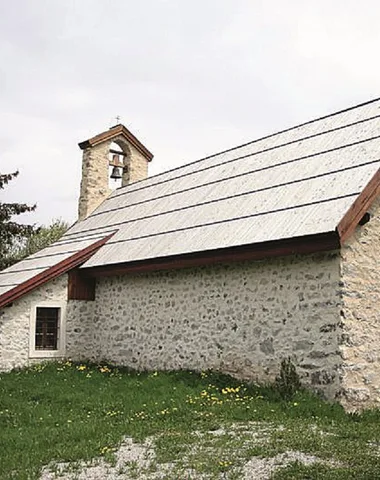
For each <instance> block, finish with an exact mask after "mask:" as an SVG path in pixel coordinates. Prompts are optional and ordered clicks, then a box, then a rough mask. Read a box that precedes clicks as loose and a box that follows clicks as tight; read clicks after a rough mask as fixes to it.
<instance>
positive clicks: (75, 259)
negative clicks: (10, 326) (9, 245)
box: [0, 233, 113, 308]
mask: <svg viewBox="0 0 380 480" xmlns="http://www.w3.org/2000/svg"><path fill="white" fill-rule="evenodd" d="M112 235H113V233H112V234H111V235H108V236H107V237H105V238H102V239H100V240H98V241H97V242H95V243H93V244H92V245H90V246H89V247H86V248H84V249H83V250H80V251H79V252H77V253H75V254H74V255H72V256H71V257H69V258H66V259H65V260H62V261H61V262H59V263H57V264H56V265H53V266H52V267H50V268H48V269H47V270H44V271H43V272H41V273H38V274H37V275H35V276H34V277H33V278H31V279H30V280H27V281H26V282H23V283H21V284H20V285H17V286H16V287H14V288H12V289H11V290H9V291H8V292H6V293H4V294H3V295H1V296H0V308H1V307H5V306H6V305H8V304H9V303H11V302H14V301H15V300H17V299H18V298H20V297H22V296H23V295H25V294H26V293H29V292H30V291H32V290H34V289H36V288H37V287H40V286H41V285H43V284H44V283H47V282H49V281H50V280H53V279H54V278H57V277H59V276H60V275H63V274H64V273H66V272H68V271H69V270H71V269H72V268H75V267H77V266H78V265H81V264H82V263H84V262H85V261H86V260H88V259H89V258H90V257H91V256H92V255H93V254H94V253H95V252H96V251H97V250H98V249H99V248H100V247H101V246H102V245H104V244H105V243H106V242H107V241H108V240H109V239H110V238H111V237H112Z"/></svg>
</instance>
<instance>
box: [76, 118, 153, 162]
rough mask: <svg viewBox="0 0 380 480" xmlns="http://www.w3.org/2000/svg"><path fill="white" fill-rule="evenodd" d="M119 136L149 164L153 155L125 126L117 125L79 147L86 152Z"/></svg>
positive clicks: (81, 143)
mask: <svg viewBox="0 0 380 480" xmlns="http://www.w3.org/2000/svg"><path fill="white" fill-rule="evenodd" d="M118 135H123V136H124V137H125V138H126V139H127V140H128V141H129V142H130V143H131V144H132V145H133V146H134V147H135V148H136V149H137V150H138V151H139V152H140V153H141V154H142V155H144V157H145V158H146V159H147V160H148V161H149V162H150V161H151V160H152V158H153V153H152V152H150V151H149V150H148V149H147V148H146V147H145V146H144V145H143V144H142V143H141V142H140V141H139V140H138V139H137V138H136V137H135V136H134V135H133V133H132V132H130V131H129V130H128V129H127V128H126V127H125V126H124V125H116V126H115V127H112V128H110V129H109V130H107V131H106V132H102V133H99V135H96V136H95V137H92V138H90V139H88V140H85V141H84V142H80V143H79V144H78V145H79V148H80V149H81V150H85V149H86V148H89V147H93V146H95V145H98V144H99V143H102V142H105V141H107V140H112V139H113V138H115V137H117V136H118Z"/></svg>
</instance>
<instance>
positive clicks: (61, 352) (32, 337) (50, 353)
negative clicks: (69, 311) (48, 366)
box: [29, 302, 66, 358]
mask: <svg viewBox="0 0 380 480" xmlns="http://www.w3.org/2000/svg"><path fill="white" fill-rule="evenodd" d="M37 307H42V308H43V307H49V308H59V309H60V315H59V337H58V349H57V350H36V348H35V347H36V345H35V341H36V313H37ZM65 353H66V302H38V303H33V304H32V305H31V309H30V327H29V358H55V357H64V356H65Z"/></svg>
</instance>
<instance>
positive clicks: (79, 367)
mask: <svg viewBox="0 0 380 480" xmlns="http://www.w3.org/2000/svg"><path fill="white" fill-rule="evenodd" d="M86 368H87V367H86V365H79V366H78V367H77V370H79V371H80V372H82V371H83V370H86Z"/></svg>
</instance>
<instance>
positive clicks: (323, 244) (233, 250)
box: [81, 231, 340, 277]
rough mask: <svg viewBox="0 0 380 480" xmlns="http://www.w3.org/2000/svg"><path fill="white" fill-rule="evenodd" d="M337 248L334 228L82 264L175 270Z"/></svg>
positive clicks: (104, 271) (112, 271) (105, 272)
mask: <svg viewBox="0 0 380 480" xmlns="http://www.w3.org/2000/svg"><path fill="white" fill-rule="evenodd" d="M339 248H340V242H339V236H338V234H337V232H336V231H331V232H326V233H319V234H315V235H305V236H302V237H294V238H290V239H289V238H288V239H283V240H272V241H268V242H262V243H257V244H250V245H242V246H238V247H229V248H221V249H216V250H210V251H206V252H196V253H187V254H182V255H173V256H169V257H160V258H155V259H149V260H140V261H135V262H128V263H118V264H112V265H105V266H95V267H86V266H85V265H84V266H82V267H81V268H82V270H85V271H86V274H87V275H89V276H91V277H104V276H112V275H123V274H129V273H145V272H152V271H158V270H176V269H180V268H188V267H199V266H204V265H213V264H217V263H232V262H239V261H245V260H260V259H263V258H268V257H279V256H288V255H295V254H308V253H317V252H324V251H329V250H338V249H339Z"/></svg>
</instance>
